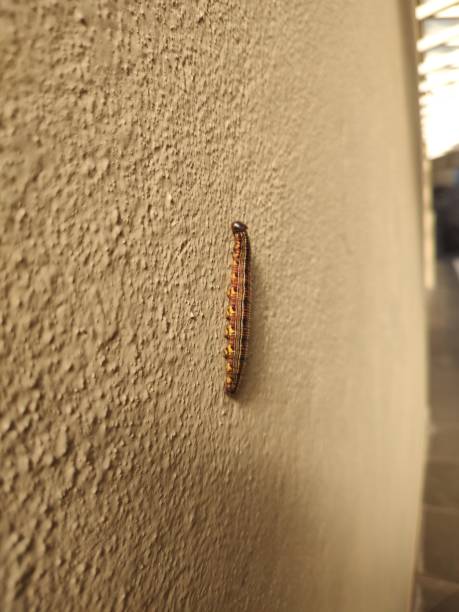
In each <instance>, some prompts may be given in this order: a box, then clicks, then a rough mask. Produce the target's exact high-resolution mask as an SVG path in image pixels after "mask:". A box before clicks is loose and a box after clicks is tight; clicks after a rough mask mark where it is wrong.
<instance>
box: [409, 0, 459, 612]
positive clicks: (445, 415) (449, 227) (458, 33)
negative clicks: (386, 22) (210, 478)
mask: <svg viewBox="0 0 459 612" xmlns="http://www.w3.org/2000/svg"><path fill="white" fill-rule="evenodd" d="M416 17H417V20H418V27H419V30H418V42H417V49H418V56H419V62H418V75H419V95H420V112H421V123H422V130H423V140H424V159H425V162H424V171H425V181H426V189H425V206H426V209H425V215H424V222H425V228H426V236H425V238H426V240H425V246H426V258H427V259H426V284H427V287H428V321H429V335H428V336H429V357H430V370H429V371H430V376H429V378H430V384H429V406H430V428H429V445H428V455H427V469H426V481H425V489H424V501H423V508H424V511H423V528H422V545H421V556H420V560H419V574H418V586H419V592H418V607H417V608H416V609H418V610H422V611H426V612H428V611H434V610H435V611H438V612H440V611H441V612H443V611H444V612H455V611H457V610H459V3H458V2H454V1H451V0H428V1H426V2H423V3H421V4H419V5H418V6H417V8H416Z"/></svg>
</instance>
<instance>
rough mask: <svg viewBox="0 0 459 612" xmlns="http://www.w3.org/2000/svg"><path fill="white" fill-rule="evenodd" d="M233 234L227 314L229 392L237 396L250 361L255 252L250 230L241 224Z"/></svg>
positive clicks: (227, 380) (227, 387)
mask: <svg viewBox="0 0 459 612" xmlns="http://www.w3.org/2000/svg"><path fill="white" fill-rule="evenodd" d="M231 230H232V232H233V238H234V245H233V258H232V263H231V284H230V286H229V288H228V300H229V304H228V307H227V311H226V319H227V321H228V324H227V326H226V333H225V338H226V339H227V340H228V344H227V346H226V350H225V359H226V377H225V392H226V393H227V394H228V395H233V394H234V393H236V391H237V389H238V387H239V383H240V380H241V373H242V370H243V368H244V364H245V361H246V359H247V347H248V341H249V324H250V300H251V286H250V282H251V251H250V241H249V236H248V234H247V226H246V225H245V224H244V223H241V222H240V221H235V222H234V223H233V224H232V225H231Z"/></svg>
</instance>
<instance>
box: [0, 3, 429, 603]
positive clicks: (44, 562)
mask: <svg viewBox="0 0 459 612" xmlns="http://www.w3.org/2000/svg"><path fill="white" fill-rule="evenodd" d="M343 8H344V7H343V3H342V1H341V0H334V1H333V0H332V1H327V2H317V1H314V2H313V1H312V0H311V1H308V0H297V1H292V2H288V3H285V2H284V3H283V2H279V1H275V0H268V1H262V2H261V1H258V0H250V1H244V2H236V1H225V2H223V1H222V2H217V1H213V0H199V1H193V2H192V1H191V0H182V1H167V2H166V1H165V0H163V1H159V0H158V1H156V2H146V1H141V0H139V1H137V2H124V1H122V0H120V1H118V2H117V1H115V0H110V1H109V0H86V1H81V2H78V3H75V2H73V1H69V2H58V1H57V0H14V1H13V0H0V78H1V84H0V101H1V104H0V112H1V118H0V130H1V133H0V165H1V176H0V198H1V208H0V217H1V226H0V232H1V233H0V235H1V241H0V244H1V247H0V248H1V264H2V265H1V269H0V278H1V283H0V286H1V292H0V310H1V315H0V351H1V369H0V376H1V387H0V388H1V425H0V435H1V439H0V444H1V447H0V448H1V451H0V453H1V456H0V464H1V473H0V483H1V495H0V504H1V512H0V525H1V559H0V569H1V575H0V585H1V587H0V588H1V599H0V602H1V605H0V607H1V609H2V610H3V611H7V610H26V609H27V610H31V611H33V610H40V611H42V610H59V611H61V610H91V611H92V610H157V611H163V610H180V611H181V610H184V611H186V610H188V611H191V612H195V611H212V612H213V611H217V610H219V611H220V610H234V611H240V610H247V611H250V612H253V611H278V610H286V611H289V612H292V611H296V610H301V611H302V610H305V611H306V610H307V611H309V610H311V611H314V612H328V611H329V612H338V611H339V612H360V611H361V612H368V611H369V610H371V612H400V611H401V610H406V609H407V603H408V599H409V595H410V582H411V571H412V563H413V557H414V550H415V533H416V523H417V503H418V494H419V483H420V462H421V456H420V455H421V448H422V438H423V435H422V431H423V422H424V406H425V395H424V344H423V336H422V326H423V306H422V288H421V285H422V282H421V270H420V249H419V241H420V231H419V189H418V178H419V177H418V172H417V158H416V139H417V133H416V130H415V127H414V121H413V113H414V107H413V106H412V91H411V81H410V79H409V78H408V75H409V70H410V69H411V64H410V61H411V60H410V57H409V54H407V52H406V49H405V45H406V43H405V42H403V41H404V40H406V31H405V26H406V25H407V24H405V23H404V18H402V16H401V14H400V13H399V11H398V3H397V2H396V1H395V0H375V1H372V2H349V3H346V7H345V10H344V11H343ZM402 26H403V27H402ZM408 29H409V28H408ZM236 218H238V219H241V220H243V221H245V222H246V223H247V224H248V225H249V228H250V235H251V239H252V245H253V251H254V257H255V261H254V274H255V278H254V295H255V303H254V313H253V314H254V317H253V339H252V343H251V359H250V364H249V367H248V370H247V373H246V374H247V375H246V381H245V382H246V384H245V387H244V389H243V392H242V393H241V395H240V396H239V398H238V399H237V400H236V401H231V400H229V399H226V398H224V397H223V394H222V384H223V358H222V351H223V347H224V339H223V327H224V320H223V312H224V304H225V292H226V285H227V282H228V267H227V264H228V256H229V252H230V245H231V237H230V231H229V224H230V222H231V221H233V220H234V219H236Z"/></svg>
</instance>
